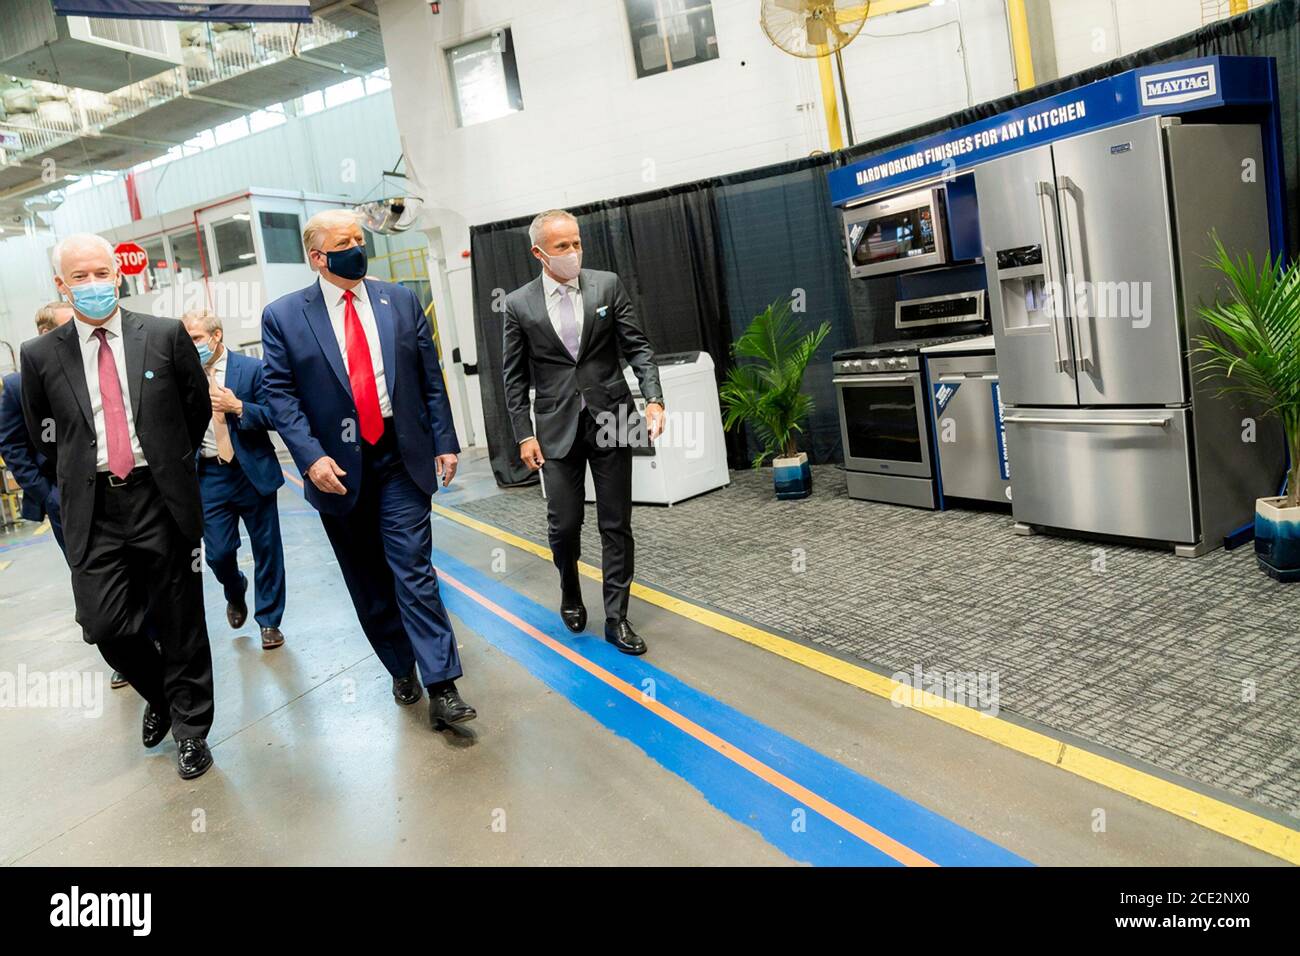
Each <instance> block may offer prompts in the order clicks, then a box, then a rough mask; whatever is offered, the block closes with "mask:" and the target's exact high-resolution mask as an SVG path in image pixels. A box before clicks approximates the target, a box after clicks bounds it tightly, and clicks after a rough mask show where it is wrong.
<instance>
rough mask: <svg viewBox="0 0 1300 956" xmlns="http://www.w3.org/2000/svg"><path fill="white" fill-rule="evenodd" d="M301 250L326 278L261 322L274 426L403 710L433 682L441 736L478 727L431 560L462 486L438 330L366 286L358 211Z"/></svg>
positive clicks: (316, 221)
mask: <svg viewBox="0 0 1300 956" xmlns="http://www.w3.org/2000/svg"><path fill="white" fill-rule="evenodd" d="M302 241H303V247H304V248H305V250H306V252H307V257H308V261H309V262H310V264H311V267H312V269H313V270H314V271H316V272H317V273H318V274H319V276H318V279H317V281H315V282H313V283H312V284H311V285H309V286H308V287H307V288H305V289H303V290H302V291H301V292H293V293H290V294H289V295H286V296H282V297H281V298H279V299H277V300H276V301H274V302H272V303H271V304H270V305H268V306H267V307H266V310H265V311H264V312H263V313H262V354H263V361H264V363H265V382H266V396H267V405H268V406H269V408H270V410H271V420H272V422H273V423H274V425H275V429H276V431H277V432H278V433H279V434H280V437H281V438H282V439H284V443H285V444H286V445H288V446H289V452H290V454H292V455H293V460H294V463H295V464H297V466H298V469H299V470H300V471H301V472H302V474H303V477H304V479H306V480H305V481H304V482H303V494H304V496H305V497H306V499H307V501H308V503H310V504H311V505H312V507H314V508H315V509H316V510H317V511H319V512H320V515H321V523H322V524H323V525H324V526H325V533H326V535H328V537H329V539H330V544H331V546H332V547H333V548H334V554H335V556H336V557H337V558H338V562H339V570H340V571H342V572H343V580H344V582H345V583H346V584H347V587H348V593H349V594H350V595H351V596H352V603H353V606H354V607H355V608H356V611H357V617H358V618H359V619H360V621H361V629H362V630H363V631H364V632H365V635H366V637H367V639H369V641H370V644H371V646H372V647H373V648H374V649H375V654H376V655H377V656H378V657H379V660H380V661H381V662H382V663H383V665H384V668H385V669H386V670H387V671H388V673H389V674H390V675H391V676H392V679H393V698H394V700H396V701H397V703H399V704H403V705H409V704H414V703H416V702H417V701H418V700H419V699H420V697H421V696H422V694H421V690H420V686H421V685H424V686H425V687H427V688H428V689H429V717H430V721H431V722H432V724H433V726H434V728H435V729H439V730H440V729H443V728H445V727H447V726H448V725H451V724H458V723H462V722H463V721H467V720H472V719H473V718H474V717H475V711H474V708H473V707H471V706H470V705H469V704H467V703H466V702H465V701H464V699H462V698H461V696H460V693H459V692H458V691H457V689H456V679H457V678H458V677H460V676H461V666H460V654H459V651H458V650H457V648H456V635H455V634H454V633H453V632H452V627H451V619H450V618H449V617H448V616H447V610H446V608H445V607H443V604H442V597H441V595H440V594H439V591H438V576H437V573H436V572H435V571H434V569H433V564H432V563H431V560H430V551H431V550H432V547H433V532H432V528H431V527H430V509H429V504H430V500H429V499H430V496H431V495H433V493H434V492H435V491H437V490H438V481H439V479H441V480H442V484H443V485H444V486H446V485H449V484H451V480H452V477H453V476H454V475H455V474H456V456H457V453H458V452H459V451H460V443H459V442H458V441H457V440H456V428H455V425H454V423H453V422H452V418H451V405H450V404H449V403H448V401H447V390H446V387H445V386H444V384H443V380H442V369H441V367H439V364H438V354H437V351H436V350H435V348H434V345H433V338H432V336H431V334H430V330H429V322H428V320H427V319H426V318H425V317H424V310H423V309H422V308H421V307H420V302H419V300H418V299H417V298H416V297H415V293H413V292H411V290H410V289H407V288H405V287H404V286H400V285H396V284H394V283H390V282H379V281H376V280H374V279H367V278H365V275H366V248H365V237H364V236H363V235H362V232H361V227H360V225H358V222H357V217H356V215H354V214H353V213H351V212H347V211H345V210H331V211H329V212H323V213H317V214H316V215H315V216H312V217H311V219H309V220H308V221H307V225H306V227H305V228H304V229H303V237H302ZM417 668H418V671H419V677H418V682H417V676H416V671H417Z"/></svg>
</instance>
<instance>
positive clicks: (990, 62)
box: [819, 0, 1015, 142]
mask: <svg viewBox="0 0 1300 956" xmlns="http://www.w3.org/2000/svg"><path fill="white" fill-rule="evenodd" d="M963 40H964V41H965V49H966V52H967V53H968V54H969V56H968V58H967V62H966V64H963V62H962V43H963ZM843 59H844V73H845V77H846V79H847V80H848V88H849V104H850V106H851V108H852V111H853V133H854V137H855V138H856V139H857V140H858V141H859V142H863V141H866V140H870V139H873V138H875V137H877V136H882V135H884V134H886V133H892V132H895V131H896V130H900V129H906V128H907V127H909V126H915V125H917V124H919V123H924V122H926V121H927V120H932V119H936V118H938V117H940V116H946V115H948V114H949V113H954V112H956V111H957V110H961V109H965V108H966V107H967V106H972V105H974V104H976V103H982V102H984V101H985V100H991V99H996V98H997V97H999V96H1005V95H1006V94H1008V93H1010V92H1012V91H1014V89H1015V75H1014V71H1013V69H1012V65H1011V63H1012V57H1011V44H1010V40H1009V38H1008V33H1007V21H1006V12H1005V5H1004V3H1003V0H947V2H946V3H944V4H942V5H940V6H929V7H920V8H918V9H915V10H908V11H905V12H903V13H897V14H894V15H892V16H887V17H878V18H871V19H869V20H868V21H867V23H866V25H865V26H864V27H863V28H862V32H861V33H860V34H859V35H858V37H857V39H856V40H854V41H853V42H852V43H851V44H849V46H848V47H847V48H846V49H845V51H844V53H843ZM968 74H969V84H968V82H967V75H968ZM819 102H820V101H819ZM819 108H820V107H819Z"/></svg>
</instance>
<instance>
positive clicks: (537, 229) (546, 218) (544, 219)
mask: <svg viewBox="0 0 1300 956" xmlns="http://www.w3.org/2000/svg"><path fill="white" fill-rule="evenodd" d="M552 219H568V220H569V221H570V222H575V223H576V222H577V221H578V219H577V217H576V216H574V215H573V213H571V212H569V211H568V210H567V209H548V210H546V212H539V213H538V214H537V215H536V216H535V217H534V218H533V221H532V222H530V223H529V224H528V241H529V242H531V243H532V244H533V245H537V240H539V239H541V238H542V230H543V229H545V228H546V224H547V223H548V222H550V221H551V220H552Z"/></svg>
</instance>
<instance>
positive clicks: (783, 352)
mask: <svg viewBox="0 0 1300 956" xmlns="http://www.w3.org/2000/svg"><path fill="white" fill-rule="evenodd" d="M830 330H831V327H830V323H829V322H823V323H822V324H821V326H820V327H819V328H817V329H815V330H813V331H812V332H807V333H805V332H803V331H802V330H801V329H800V328H799V323H798V322H797V321H796V320H795V319H794V317H793V316H792V315H791V313H790V303H789V301H786V302H781V303H777V302H773V303H772V304H771V305H769V306H768V307H767V308H766V309H764V310H763V311H762V312H760V313H758V315H756V316H754V320H753V321H752V322H750V323H749V328H748V329H746V330H745V334H744V335H742V336H741V337H740V338H738V339H737V340H736V341H735V343H734V344H733V345H732V347H731V348H732V354H733V355H735V357H736V358H737V359H738V360H739V359H749V360H751V361H747V362H745V363H744V364H737V365H735V366H733V367H732V369H731V371H729V372H728V373H727V378H726V380H725V381H724V382H723V383H722V387H721V389H719V392H718V395H719V397H720V398H721V400H722V406H723V409H724V410H725V412H726V419H725V421H724V426H725V427H726V428H727V429H728V430H730V429H731V428H733V427H734V426H735V425H736V423H738V422H742V421H743V422H745V423H746V424H748V425H749V427H750V428H751V429H753V432H754V436H755V438H756V439H757V440H758V441H759V442H760V443H761V444H762V450H761V451H760V452H759V453H758V454H757V455H756V456H754V467H755V468H760V467H762V464H763V462H764V461H765V460H766V459H767V458H768V456H775V457H774V458H773V461H772V483H773V485H774V487H775V489H776V496H777V497H778V498H807V497H808V496H809V495H810V494H812V471H811V470H810V469H809V468H808V455H807V453H806V452H801V451H799V447H798V443H797V441H796V436H797V434H798V433H799V432H801V431H803V426H802V423H803V422H804V421H805V420H806V419H807V418H808V415H809V414H810V413H811V412H812V409H813V400H812V397H811V396H809V395H806V394H804V392H803V376H804V372H805V371H806V370H807V368H808V362H809V361H810V360H811V359H812V357H813V353H814V352H816V351H817V349H818V347H819V346H820V345H821V344H822V340H823V339H825V338H826V336H827V335H828V334H830Z"/></svg>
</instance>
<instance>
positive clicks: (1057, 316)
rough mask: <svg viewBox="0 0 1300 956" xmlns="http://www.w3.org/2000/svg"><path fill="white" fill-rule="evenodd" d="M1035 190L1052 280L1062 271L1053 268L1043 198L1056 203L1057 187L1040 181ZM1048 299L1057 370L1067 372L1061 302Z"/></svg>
mask: <svg viewBox="0 0 1300 956" xmlns="http://www.w3.org/2000/svg"><path fill="white" fill-rule="evenodd" d="M1035 190H1036V191H1037V193H1038V221H1039V223H1040V224H1041V225H1042V227H1043V268H1044V273H1043V274H1044V277H1045V278H1046V279H1047V281H1048V282H1051V281H1052V279H1053V277H1054V276H1057V275H1059V274H1060V272H1059V271H1058V270H1057V269H1053V268H1052V233H1051V231H1050V230H1049V229H1048V227H1047V209H1046V204H1045V203H1044V202H1043V199H1044V197H1046V198H1047V199H1048V200H1049V201H1050V202H1052V203H1055V202H1056V196H1055V189H1054V188H1053V186H1052V184H1051V183H1049V182H1042V181H1039V182H1038V183H1035ZM1048 301H1049V303H1050V305H1051V309H1052V311H1051V314H1050V315H1049V316H1048V318H1049V319H1050V320H1051V323H1052V348H1053V349H1054V350H1055V352H1056V362H1055V365H1056V370H1057V371H1058V372H1065V371H1068V369H1067V368H1066V360H1065V359H1063V358H1062V357H1061V303H1060V302H1059V301H1058V298H1057V296H1055V295H1051V296H1049V297H1048Z"/></svg>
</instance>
